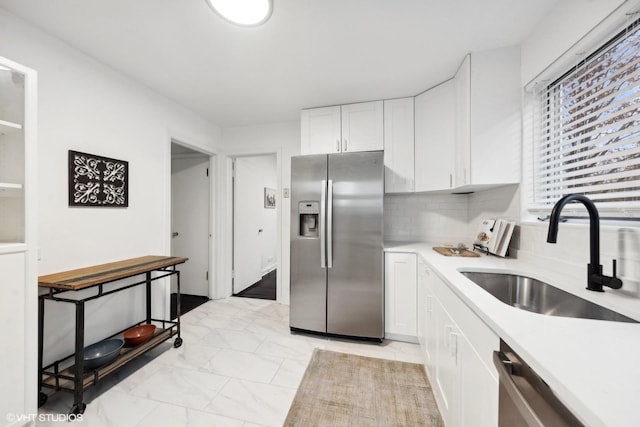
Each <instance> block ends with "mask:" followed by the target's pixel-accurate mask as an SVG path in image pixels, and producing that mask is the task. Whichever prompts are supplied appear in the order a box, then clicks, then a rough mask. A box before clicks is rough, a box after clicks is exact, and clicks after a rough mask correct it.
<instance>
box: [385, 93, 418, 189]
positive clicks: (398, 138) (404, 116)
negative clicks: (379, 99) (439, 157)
mask: <svg viewBox="0 0 640 427" xmlns="http://www.w3.org/2000/svg"><path fill="white" fill-rule="evenodd" d="M413 100H414V98H413V97H409V98H398V99H390V100H386V101H384V166H385V174H384V191H385V192H386V193H410V192H412V191H413V188H414V169H413V166H414V142H413V134H414V126H413V123H414V111H413Z"/></svg>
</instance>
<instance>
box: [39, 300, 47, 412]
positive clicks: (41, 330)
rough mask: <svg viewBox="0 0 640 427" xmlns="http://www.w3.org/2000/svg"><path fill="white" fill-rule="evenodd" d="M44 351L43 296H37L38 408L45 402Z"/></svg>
mask: <svg viewBox="0 0 640 427" xmlns="http://www.w3.org/2000/svg"><path fill="white" fill-rule="evenodd" d="M43 352H44V298H42V297H41V296H40V297H38V408H39V407H41V406H42V405H44V404H45V403H46V402H47V394H46V393H43V392H42V360H43Z"/></svg>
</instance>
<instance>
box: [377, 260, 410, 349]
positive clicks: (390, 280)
mask: <svg viewBox="0 0 640 427" xmlns="http://www.w3.org/2000/svg"><path fill="white" fill-rule="evenodd" d="M416 294H417V288H416V255H415V254H408V253H391V252H388V253H386V254H385V333H389V334H398V335H405V336H409V337H415V336H416V320H417V319H416Z"/></svg>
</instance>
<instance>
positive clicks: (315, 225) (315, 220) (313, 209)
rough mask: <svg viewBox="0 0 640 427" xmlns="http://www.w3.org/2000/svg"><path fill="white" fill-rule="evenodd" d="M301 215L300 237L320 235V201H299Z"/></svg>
mask: <svg viewBox="0 0 640 427" xmlns="http://www.w3.org/2000/svg"><path fill="white" fill-rule="evenodd" d="M298 214H299V215H300V237H318V236H319V221H320V202H300V203H298Z"/></svg>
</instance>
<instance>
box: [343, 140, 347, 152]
mask: <svg viewBox="0 0 640 427" xmlns="http://www.w3.org/2000/svg"><path fill="white" fill-rule="evenodd" d="M342 151H347V140H346V139H345V140H344V146H343V147H342Z"/></svg>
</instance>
